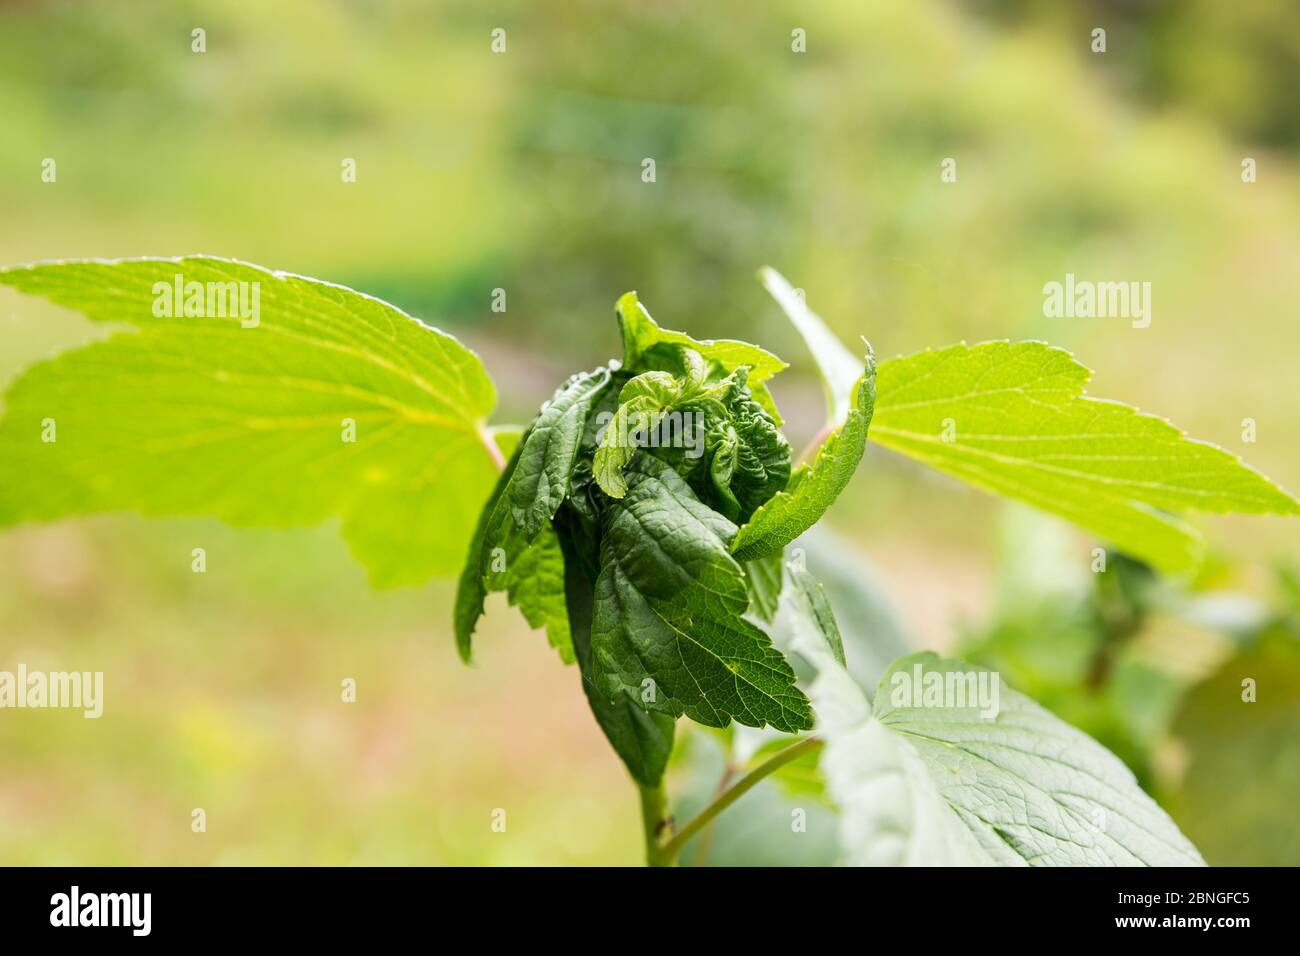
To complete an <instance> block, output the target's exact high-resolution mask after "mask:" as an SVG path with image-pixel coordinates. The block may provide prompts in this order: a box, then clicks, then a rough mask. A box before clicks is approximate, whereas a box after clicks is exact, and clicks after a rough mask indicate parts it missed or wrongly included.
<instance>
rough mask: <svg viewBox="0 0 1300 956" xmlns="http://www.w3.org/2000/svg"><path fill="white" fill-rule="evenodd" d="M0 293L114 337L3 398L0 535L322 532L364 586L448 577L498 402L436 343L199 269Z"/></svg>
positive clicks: (481, 485)
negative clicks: (69, 314) (22, 531)
mask: <svg viewBox="0 0 1300 956" xmlns="http://www.w3.org/2000/svg"><path fill="white" fill-rule="evenodd" d="M177 277H180V280H179V281H180V282H181V283H182V285H181V289H182V295H181V296H180V298H179V299H176V297H175V295H174V292H175V289H176V284H177V281H178V280H177ZM0 283H3V284H5V285H9V286H12V287H14V288H15V289H18V290H19V291H21V292H25V293H28V294H31V295H39V296H43V297H45V298H47V299H49V300H51V301H53V302H55V303H57V304H59V305H61V306H65V307H67V308H70V309H75V310H77V311H78V312H81V313H83V314H85V315H86V316H88V317H89V318H91V319H94V320H96V321H101V322H112V323H123V324H125V325H127V326H130V327H132V328H131V330H130V331H126V332H122V333H120V334H116V335H113V336H111V337H109V338H108V339H105V340H103V341H99V342H96V343H94V344H92V345H88V346H86V347H84V348H80V349H76V350H73V351H70V352H66V353H64V354H62V355H59V356H57V357H56V358H53V359H51V360H49V361H46V362H43V363H41V364H39V365H36V366H34V367H33V368H32V369H30V370H29V371H28V372H27V373H26V374H25V375H24V376H23V377H22V378H20V379H19V380H18V381H17V383H16V384H15V385H14V386H13V387H12V389H11V390H10V391H9V394H8V395H7V396H6V399H5V413H4V418H3V419H2V420H0V524H5V525H8V524H16V523H18V522H21V521H27V520H47V519H52V518H59V517H62V516H65V515H74V514H89V513H93V512H105V511H137V512H140V513H143V514H148V515H211V516H215V517H218V518H221V519H224V520H226V521H228V522H231V523H234V524H240V525H255V526H267V527H276V526H289V525H303V524H313V523H316V522H320V521H323V520H325V519H327V518H330V517H338V518H341V519H342V528H343V535H344V537H345V538H346V539H347V541H348V543H349V545H350V546H351V548H352V550H353V552H354V553H355V554H356V555H357V557H358V558H359V559H360V560H361V562H362V563H363V564H364V565H365V566H366V568H367V569H368V570H369V572H370V576H371V578H372V579H373V580H374V581H375V582H376V583H377V584H385V585H392V584H413V583H418V582H421V581H423V580H425V579H427V578H428V577H429V576H430V575H433V574H450V573H454V572H455V570H456V568H457V562H458V561H459V559H460V558H461V557H463V555H464V553H465V545H466V543H467V542H468V540H469V538H470V535H471V533H472V530H473V522H474V518H475V516H476V515H477V513H478V508H479V505H480V504H481V503H482V501H483V498H484V496H485V493H486V490H487V489H488V488H489V487H490V486H491V484H492V481H493V479H494V477H495V475H496V467H495V465H494V463H493V458H494V457H495V456H496V455H497V450H496V448H495V447H494V446H493V444H492V439H491V438H490V436H489V435H488V432H487V430H486V429H485V428H484V425H483V422H484V419H485V418H486V416H487V415H488V414H489V413H490V412H491V411H492V407H493V405H494V403H495V400H496V396H495V390H494V389H493V387H492V383H491V381H490V380H489V379H488V376H487V374H486V373H485V372H484V370H483V366H482V363H481V362H480V361H479V359H478V356H476V355H475V354H474V353H473V352H471V351H469V350H468V349H467V348H465V347H464V346H463V345H461V344H460V342H458V341H456V339H454V338H452V337H451V336H450V335H446V334H444V333H442V332H439V331H437V330H436V329H432V328H430V327H428V326H426V325H423V324H421V323H420V322H419V321H417V320H416V319H414V318H412V317H411V316H409V315H406V314H405V313H403V312H401V311H399V310H398V309H396V308H394V307H393V306H391V305H388V304H386V303H384V302H381V301H379V300H377V299H373V298H371V297H370V296H367V295H363V294H361V293H359V292H353V291H352V290H350V289H345V288H343V287H341V286H337V285H332V284H330V283H327V282H320V281H317V280H314V279H307V278H303V277H300V276H294V275H289V274H286V273H282V272H270V271H267V270H265V269H262V268H259V267H257V266H252V265H247V264H245V263H240V262H233V261H229V260H224V259H215V258H209V257H188V258H179V259H137V260H119V261H86V262H59V263H48V264H43V265H35V266H30V267H20V268H15V269H7V270H3V271H0ZM187 283H196V284H197V285H189V286H187V285H186V284H187ZM196 289H197V290H199V292H198V295H197V297H194V296H191V295H190V292H192V291H194V290H196ZM169 290H170V291H169ZM187 290H188V291H187ZM241 292H242V293H243V296H244V298H243V304H244V305H245V307H246V308H245V309H244V310H243V311H240V310H239V309H237V308H235V307H234V305H235V303H238V302H239V301H240V299H239V295H240V293H241ZM254 294H256V296H257V298H256V300H254V299H253V295H254ZM254 302H255V303H256V306H257V308H256V310H254V309H253V308H252V306H253V305H254ZM187 306H188V308H187ZM187 312H188V313H190V314H187ZM218 312H223V313H224V314H225V315H224V317H222V316H221V315H219V314H217V313H218ZM50 437H53V438H55V439H56V440H54V441H49V440H48V438H50ZM43 438H45V439H46V440H44V441H43V440H42V439H43ZM352 439H355V440H352Z"/></svg>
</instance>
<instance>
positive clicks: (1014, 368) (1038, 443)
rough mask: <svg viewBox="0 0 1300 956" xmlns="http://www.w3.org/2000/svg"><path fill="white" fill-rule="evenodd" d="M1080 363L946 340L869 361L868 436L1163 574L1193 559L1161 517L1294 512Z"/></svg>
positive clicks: (1035, 350)
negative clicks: (1092, 389) (1099, 395)
mask: <svg viewBox="0 0 1300 956" xmlns="http://www.w3.org/2000/svg"><path fill="white" fill-rule="evenodd" d="M1091 374H1092V373H1091V372H1090V371H1089V370H1088V369H1087V368H1085V367H1084V366H1082V365H1080V364H1079V363H1078V362H1076V361H1075V360H1074V358H1073V357H1072V356H1071V355H1070V354H1069V353H1068V352H1065V351H1063V350H1061V349H1058V348H1053V347H1051V346H1049V345H1046V344H1045V343H1042V342H1016V343H1011V342H983V343H980V344H979V345H973V346H968V345H953V346H950V347H948V348H944V349H939V350H937V351H929V352H922V353H919V354H917V355H912V356H908V357H906V358H898V359H892V360H890V361H887V362H883V363H881V365H880V373H879V379H878V382H877V392H878V397H877V399H876V410H875V418H874V421H873V422H872V425H871V437H872V439H873V440H874V441H875V442H877V443H878V444H881V445H884V446H885V447H886V448H891V449H893V450H894V451H897V452H900V453H902V454H905V455H908V456H909V457H912V458H915V459H917V460H918V461H921V462H924V463H925V464H928V465H931V466H932V467H934V468H937V469H939V470H940V471H944V472H947V473H948V474H950V475H953V476H955V477H957V478H960V479H962V480H964V481H968V482H970V483H971V484H973V485H976V486H978V487H980V488H984V489H985V490H988V491H992V492H995V493H997V494H1001V495H1006V496H1007V497H1010V498H1016V499H1019V500H1021V501H1025V502H1028V503H1029V504H1032V505H1035V506H1037V507H1039V508H1041V509H1043V510H1045V511H1050V512H1052V513H1054V514H1057V515H1060V516H1062V517H1064V518H1068V519H1069V520H1071V521H1073V522H1075V523H1076V524H1079V525H1081V526H1082V527H1084V528H1087V529H1088V530H1089V531H1092V532H1094V533H1095V534H1097V535H1099V536H1100V537H1102V538H1103V539H1105V540H1107V541H1109V542H1110V543H1112V544H1114V545H1115V546H1116V547H1118V548H1120V549H1121V550H1123V551H1126V552H1128V553H1130V554H1133V555H1136V556H1138V557H1141V558H1143V559H1145V560H1147V561H1148V562H1150V563H1151V564H1153V565H1155V566H1156V567H1158V568H1161V569H1162V570H1166V571H1179V570H1186V569H1190V568H1192V567H1194V566H1195V565H1196V564H1197V562H1198V561H1199V559H1200V556H1201V552H1202V543H1201V539H1200V537H1199V536H1198V535H1197V533H1196V532H1195V531H1194V530H1192V529H1191V528H1190V527H1188V526H1187V525H1186V524H1185V523H1184V522H1182V521H1180V520H1179V519H1178V518H1176V517H1174V516H1173V514H1171V513H1174V512H1183V511H1211V512H1228V511H1240V512H1247V513H1254V514H1259V513H1267V512H1272V513H1277V514H1298V513H1300V503H1297V502H1296V500H1295V499H1294V498H1293V497H1291V495H1289V494H1288V493H1287V492H1285V491H1283V490H1282V489H1281V488H1279V487H1278V486H1277V485H1275V484H1273V483H1272V482H1271V481H1269V480H1268V479H1267V478H1265V477H1264V476H1263V475H1261V474H1259V473H1258V472H1257V471H1255V470H1253V469H1251V468H1250V467H1248V466H1247V465H1245V464H1243V463H1242V462H1241V460H1240V459H1239V458H1238V457H1237V456H1236V455H1233V454H1231V453H1229V452H1227V451H1224V450H1223V449H1221V448H1217V447H1215V446H1214V445H1209V444H1206V443H1204V442H1199V441H1194V440H1192V439H1190V438H1188V437H1187V436H1186V435H1184V434H1183V433H1182V432H1181V431H1179V430H1178V429H1177V428H1175V427H1174V426H1173V425H1171V424H1170V423H1169V422H1167V421H1165V420H1164V419H1161V418H1156V417H1154V416H1151V415H1145V414H1142V413H1141V412H1139V411H1138V410H1137V409H1135V408H1133V407H1131V406H1129V405H1122V404H1119V403H1117V402H1108V401H1102V400H1100V399H1095V398H1090V397H1087V396H1085V395H1084V394H1083V390H1084V386H1085V385H1086V384H1087V382H1088V379H1089V377H1090V376H1091Z"/></svg>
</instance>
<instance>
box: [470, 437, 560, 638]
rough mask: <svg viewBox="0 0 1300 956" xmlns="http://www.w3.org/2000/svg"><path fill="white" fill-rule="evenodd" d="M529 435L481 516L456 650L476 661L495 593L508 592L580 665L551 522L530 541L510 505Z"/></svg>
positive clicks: (535, 624)
mask: <svg viewBox="0 0 1300 956" xmlns="http://www.w3.org/2000/svg"><path fill="white" fill-rule="evenodd" d="M530 434H531V430H530V432H529V433H526V434H525V435H524V438H523V441H522V442H520V443H519V444H518V446H517V448H516V451H515V453H514V455H512V456H511V458H510V462H509V463H508V464H507V465H506V469H505V471H504V472H502V473H501V476H500V478H499V479H498V480H497V484H496V487H495V488H494V489H493V491H492V495H491V496H490V497H489V498H488V501H487V503H486V504H485V505H484V506H483V510H482V512H481V513H480V515H479V523H478V526H477V528H476V529H475V531H474V537H473V540H472V541H471V542H470V548H469V554H468V556H467V557H466V559H465V566H464V568H463V569H462V570H461V574H460V581H459V583H458V585H457V588H456V605H455V610H454V614H453V618H454V622H455V630H456V649H457V651H458V652H459V653H460V656H461V659H462V660H464V661H465V662H466V663H469V662H470V660H471V650H472V639H473V635H474V628H475V627H477V626H478V621H479V618H480V617H482V616H483V605H484V602H485V600H486V598H487V595H488V594H489V593H490V592H492V591H505V592H506V596H507V599H508V600H509V602H510V604H511V605H512V606H515V607H518V608H519V610H520V612H521V613H522V614H523V616H524V619H525V620H526V621H528V623H529V625H530V626H532V627H535V628H545V629H546V637H547V640H548V641H549V642H550V645H551V646H552V647H554V648H555V649H556V650H557V651H559V653H560V658H561V660H563V661H564V662H565V663H566V664H572V663H573V661H574V652H573V641H572V638H571V636H570V634H569V618H568V614H567V613H566V611H565V599H564V556H563V554H562V552H561V550H560V544H559V541H558V540H557V539H556V537H555V532H554V530H553V529H552V528H551V524H550V521H549V519H548V520H546V521H545V523H543V524H542V525H541V527H540V528H539V529H538V533H537V534H536V535H535V536H534V537H533V539H532V540H531V541H530V540H529V539H528V538H527V537H525V535H524V534H523V532H522V531H521V530H520V529H519V528H518V527H517V526H516V525H515V524H514V519H513V517H512V515H511V512H510V508H509V506H508V504H507V500H508V495H509V491H510V489H511V488H513V487H514V485H515V481H516V480H517V478H518V474H519V469H520V467H521V465H522V462H523V455H524V452H525V451H526V448H527V441H528V438H529V435H530Z"/></svg>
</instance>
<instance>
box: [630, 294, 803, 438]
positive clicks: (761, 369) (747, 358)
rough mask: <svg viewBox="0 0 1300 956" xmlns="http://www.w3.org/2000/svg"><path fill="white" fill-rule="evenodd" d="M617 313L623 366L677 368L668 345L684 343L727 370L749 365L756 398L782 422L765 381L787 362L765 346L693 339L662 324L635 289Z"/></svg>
mask: <svg viewBox="0 0 1300 956" xmlns="http://www.w3.org/2000/svg"><path fill="white" fill-rule="evenodd" d="M614 311H615V313H616V314H617V315H618V321H619V327H620V328H621V329H622V330H623V366H624V367H625V368H627V369H629V370H631V371H636V372H642V371H647V370H667V371H675V370H676V369H675V365H676V363H677V360H676V357H675V355H674V354H673V353H674V351H675V350H671V349H665V346H680V345H684V346H686V347H687V348H690V349H694V350H695V351H696V352H698V353H699V354H700V355H702V356H703V357H704V358H706V359H713V360H714V361H716V362H720V363H721V364H722V367H723V368H725V369H726V370H727V371H728V372H734V371H735V370H736V369H738V368H740V367H741V366H742V365H747V366H749V369H750V371H749V389H750V392H751V393H752V394H753V396H754V401H756V402H758V403H759V404H760V405H762V406H763V409H764V410H765V411H766V412H767V413H768V414H769V415H771V416H772V418H773V419H774V420H775V421H776V423H777V424H778V425H779V424H781V416H780V414H779V413H778V412H777V410H776V402H774V401H773V400H772V394H771V393H770V392H769V391H768V390H767V385H766V384H764V383H766V382H767V380H768V379H770V378H771V377H772V376H773V375H775V374H776V373H777V372H779V371H781V370H782V369H784V368H785V367H786V363H785V362H782V361H781V360H780V359H779V358H777V357H776V356H775V355H773V354H772V353H771V352H768V351H766V350H765V349H761V348H759V347H758V346H757V345H750V344H749V343H748V342H739V341H736V340H735V339H693V338H691V337H690V336H689V335H687V334H686V333H684V332H674V331H672V330H671V329H665V328H661V327H660V326H659V325H658V323H656V322H655V320H654V319H652V318H651V317H650V313H649V312H647V311H646V308H645V306H643V305H642V304H641V302H640V301H639V300H638V299H637V297H636V293H635V292H628V293H625V294H624V295H623V296H622V297H621V298H620V299H619V300H618V303H617V304H616V305H615V307H614Z"/></svg>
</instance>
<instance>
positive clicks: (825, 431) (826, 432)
mask: <svg viewBox="0 0 1300 956" xmlns="http://www.w3.org/2000/svg"><path fill="white" fill-rule="evenodd" d="M834 430H835V424H834V422H827V423H826V424H825V425H823V426H822V430H821V431H819V432H818V433H817V434H816V435H813V437H812V438H811V439H810V440H809V442H808V444H807V445H805V446H804V449H803V451H801V452H799V457H798V459H797V460H796V461H795V466H796V467H798V466H799V465H805V464H807V463H808V462H810V461H812V458H813V456H814V455H815V454H817V451H818V449H820V448H821V447H822V443H823V442H825V441H826V439H827V438H829V437H830V435H831V432H833V431H834Z"/></svg>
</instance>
